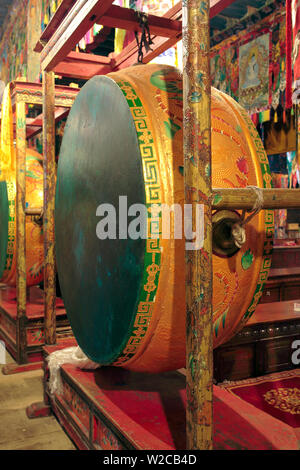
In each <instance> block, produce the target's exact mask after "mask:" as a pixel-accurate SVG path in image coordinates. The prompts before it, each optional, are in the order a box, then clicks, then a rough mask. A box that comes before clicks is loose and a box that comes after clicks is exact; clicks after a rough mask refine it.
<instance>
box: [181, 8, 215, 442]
mask: <svg viewBox="0 0 300 470" xmlns="http://www.w3.org/2000/svg"><path fill="white" fill-rule="evenodd" d="M183 48H184V52H183V61H184V72H183V82H184V85H183V86H184V178H185V202H186V204H192V206H193V219H194V220H193V229H194V230H195V229H196V221H197V218H195V214H197V211H196V206H197V205H199V207H201V208H202V209H203V216H202V218H201V220H200V222H201V225H202V227H203V226H204V235H203V242H202V243H201V244H200V246H199V247H198V248H197V250H187V249H186V315H187V384H186V387H187V416H186V421H187V449H201V450H207V449H212V447H213V444H212V378H213V361H212V358H213V348H212V223H211V198H212V188H211V116H210V109H211V88H210V59H209V51H210V42H209V1H208V0H206V1H201V0H185V1H183ZM200 213H201V212H200ZM198 223H199V220H198Z"/></svg>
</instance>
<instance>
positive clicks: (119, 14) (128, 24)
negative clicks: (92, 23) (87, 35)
mask: <svg viewBox="0 0 300 470" xmlns="http://www.w3.org/2000/svg"><path fill="white" fill-rule="evenodd" d="M97 23H99V24H101V25H103V26H109V27H110V28H121V29H126V30H127V31H137V32H139V31H141V28H140V27H139V24H138V22H137V16H136V12H135V11H134V10H132V9H129V8H122V7H119V6H116V5H112V6H111V7H110V9H109V10H108V11H107V13H106V14H105V15H104V16H103V17H102V18H99V20H98V21H97ZM148 25H149V28H150V32H151V34H154V35H156V36H162V37H172V36H177V35H178V33H180V32H181V30H182V23H181V21H176V20H172V19H169V18H166V17H164V16H162V17H159V16H156V15H148Z"/></svg>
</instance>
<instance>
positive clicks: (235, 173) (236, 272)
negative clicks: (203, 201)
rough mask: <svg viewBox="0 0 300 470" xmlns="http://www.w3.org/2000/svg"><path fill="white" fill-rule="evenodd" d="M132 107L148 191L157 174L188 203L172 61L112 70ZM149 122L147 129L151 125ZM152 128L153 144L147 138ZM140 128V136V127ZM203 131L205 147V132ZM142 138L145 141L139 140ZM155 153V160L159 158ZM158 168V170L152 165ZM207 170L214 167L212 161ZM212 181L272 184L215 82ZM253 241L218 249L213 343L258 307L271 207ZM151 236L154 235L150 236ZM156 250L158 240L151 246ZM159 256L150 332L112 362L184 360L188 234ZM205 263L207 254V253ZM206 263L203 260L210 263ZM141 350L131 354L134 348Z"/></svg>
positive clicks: (177, 199)
mask: <svg viewBox="0 0 300 470" xmlns="http://www.w3.org/2000/svg"><path fill="white" fill-rule="evenodd" d="M109 77H110V78H112V79H113V80H114V81H116V82H117V83H118V85H119V86H120V88H121V90H122V91H123V93H124V96H125V97H126V98H127V101H128V103H132V102H137V101H135V100H137V98H139V99H140V101H141V103H142V108H143V109H142V108H135V107H134V106H133V105H132V106H130V108H131V113H132V116H133V119H134V122H135V125H136V130H137V132H138V133H139V142H140V150H141V155H142V156H143V155H144V156H145V155H146V152H147V148H148V147H149V146H152V150H153V152H154V156H155V158H154V159H152V168H150V166H148V164H147V158H145V159H144V160H143V168H144V179H145V188H146V189H145V191H146V199H147V187H148V186H147V185H148V184H149V182H150V184H151V178H154V174H155V178H156V180H155V182H156V185H157V186H158V187H159V189H158V194H159V201H158V203H167V204H169V205H172V204H174V203H179V204H181V205H182V204H183V203H184V177H183V118H182V116H183V115H182V78H181V75H180V72H179V71H178V70H176V69H174V68H172V67H168V66H161V65H156V64H153V65H146V66H136V67H131V68H128V69H124V70H122V71H119V72H115V73H112V74H109ZM146 127H147V130H146ZM149 132H150V134H151V133H152V136H153V143H151V142H150V141H149V135H150V134H149ZM140 133H142V137H141V134H140ZM195 133H196V134H198V136H199V142H198V144H199V146H200V147H201V143H203V142H205V138H206V136H205V135H200V132H199V129H195ZM141 142H142V143H141ZM155 160H156V162H155ZM154 167H155V170H154ZM207 171H210V169H209V168H207ZM212 185H213V187H214V188H216V187H220V188H240V187H246V186H249V185H253V186H259V187H271V178H270V174H269V167H268V160H267V156H266V154H265V151H264V149H263V146H262V142H261V140H260V138H259V137H258V134H257V132H256V129H255V128H254V126H253V124H252V122H251V120H250V119H249V117H248V115H247V113H246V112H245V111H244V110H242V108H241V107H240V106H239V105H238V104H237V103H236V102H235V101H234V100H232V99H231V98H230V97H228V96H226V95H224V94H223V93H222V92H220V91H218V90H215V89H212ZM246 233H247V242H246V243H245V245H244V246H243V247H242V249H241V250H240V251H239V252H238V253H237V254H236V255H234V256H232V257H231V258H221V257H219V256H216V255H214V256H213V271H214V276H213V319H214V347H217V346H219V345H221V344H222V343H224V342H225V341H228V340H229V339H230V338H231V337H232V336H233V335H234V334H236V332H237V331H238V330H239V329H240V328H242V326H243V325H244V324H245V323H246V322H247V320H248V318H250V316H251V315H252V313H253V312H254V310H255V307H256V304H257V302H258V300H259V298H260V297H261V294H262V288H263V283H264V282H265V281H266V279H267V276H268V270H269V267H270V264H271V258H270V256H271V249H272V235H273V213H272V212H271V211H261V212H260V213H259V214H258V215H256V216H255V217H254V218H253V219H252V220H251V222H250V223H249V224H248V225H247V226H246ZM148 243H151V241H148ZM151 249H153V250H154V251H155V249H157V247H155V241H154V243H153V241H152V248H151V247H150V245H149V246H148V248H147V250H148V252H151ZM158 249H160V250H161V262H160V266H159V283H158V289H157V294H156V297H155V301H154V302H153V303H152V304H151V305H150V304H149V305H142V306H139V311H140V312H143V311H144V312H145V313H146V317H147V318H148V320H147V322H148V329H147V332H146V335H145V336H143V337H141V338H137V337H136V333H135V336H134V337H132V338H131V339H130V340H129V342H128V344H127V346H126V347H125V349H124V351H123V354H122V356H120V358H119V359H118V360H117V361H116V362H115V363H114V365H116V366H123V367H126V368H128V369H131V370H135V371H149V372H159V371H164V370H172V369H177V368H180V367H183V366H185V337H186V325H185V319H186V313H185V263H184V241H183V240H174V239H173V240H172V239H171V240H163V239H160V248H158ZM202 259H203V262H204V263H205V259H206V253H205V252H203V258H202ZM204 268H205V267H204ZM134 342H135V344H137V346H136V347H135V346H134V348H135V349H134V350H135V354H134V356H133V357H132V358H130V359H129V360H127V359H126V354H127V353H128V351H131V352H132V344H134Z"/></svg>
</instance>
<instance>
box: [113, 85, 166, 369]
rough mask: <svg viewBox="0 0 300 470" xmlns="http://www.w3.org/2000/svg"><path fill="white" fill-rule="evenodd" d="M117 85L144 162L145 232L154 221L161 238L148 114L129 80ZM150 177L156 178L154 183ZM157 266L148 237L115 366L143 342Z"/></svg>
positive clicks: (155, 243) (156, 243)
mask: <svg viewBox="0 0 300 470" xmlns="http://www.w3.org/2000/svg"><path fill="white" fill-rule="evenodd" d="M117 85H118V86H119V87H120V89H121V91H122V93H123V95H124V96H125V98H126V101H127V103H128V106H129V108H130V111H131V114H132V117H133V121H134V124H135V128H136V132H137V138H138V144H139V148H140V152H141V160H142V163H143V174H144V183H145V196H146V207H147V210H148V233H149V227H150V221H152V223H153V222H154V223H155V224H156V225H157V227H158V231H157V232H156V233H157V235H158V237H159V236H160V235H161V234H160V229H159V227H161V212H160V211H158V216H157V218H155V219H154V218H152V217H151V207H152V206H153V205H154V204H155V205H157V206H160V204H161V187H160V181H159V168H158V158H157V155H156V150H155V146H154V138H153V134H152V130H151V125H150V120H149V116H148V115H147V113H146V110H145V108H144V106H143V104H142V102H141V100H140V98H139V97H138V95H137V93H136V91H135V89H134V88H133V86H132V84H131V83H129V82H128V81H119V82H117ZM148 168H149V170H150V169H151V172H150V173H149V175H150V178H148V174H147V169H148ZM153 175H155V179H154V180H153ZM160 266H161V247H160V238H157V239H153V240H152V239H149V238H148V239H147V240H146V250H145V257H144V270H143V278H142V287H141V290H140V295H139V299H138V302H137V305H138V307H137V312H136V314H135V317H134V318H135V322H134V324H133V326H132V330H131V332H130V335H129V336H130V338H129V340H128V342H127V344H126V346H125V348H124V349H123V351H122V353H121V354H120V355H119V357H118V359H117V360H116V361H115V362H114V363H113V365H115V366H119V365H123V364H124V363H125V362H127V361H129V360H130V359H132V358H133V357H134V356H135V355H136V353H137V352H138V349H139V347H140V345H141V343H142V340H143V338H144V337H145V335H146V333H147V331H148V328H149V325H150V323H151V319H152V309H153V306H154V300H155V296H156V293H157V289H158V284H159V273H160Z"/></svg>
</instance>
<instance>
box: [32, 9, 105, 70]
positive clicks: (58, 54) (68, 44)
mask: <svg viewBox="0 0 300 470" xmlns="http://www.w3.org/2000/svg"><path fill="white" fill-rule="evenodd" d="M112 3H113V0H77V2H76V4H75V5H74V6H73V8H72V9H71V10H70V12H69V13H68V15H67V16H66V17H65V18H64V19H63V21H62V23H61V24H60V25H59V26H58V28H57V29H56V30H55V32H54V34H53V35H52V36H51V38H50V39H49V41H48V43H47V44H46V45H45V47H44V48H43V50H42V52H41V67H42V70H47V71H50V70H53V69H54V67H55V66H56V65H58V64H59V62H61V61H62V60H63V59H64V58H65V57H66V56H67V55H68V54H69V52H71V51H72V49H74V47H75V46H76V44H77V43H78V42H79V41H80V40H81V39H82V37H83V36H84V35H85V34H86V33H87V31H89V30H90V29H91V27H92V26H93V25H94V23H95V22H96V18H100V17H101V16H103V15H104V14H105V13H106V11H107V10H108V9H109V7H110V6H111V5H112Z"/></svg>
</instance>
